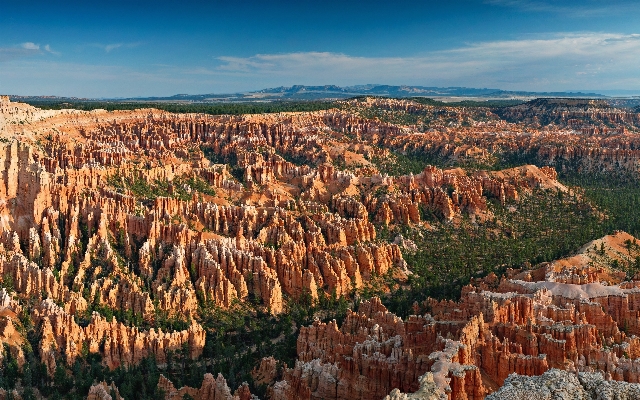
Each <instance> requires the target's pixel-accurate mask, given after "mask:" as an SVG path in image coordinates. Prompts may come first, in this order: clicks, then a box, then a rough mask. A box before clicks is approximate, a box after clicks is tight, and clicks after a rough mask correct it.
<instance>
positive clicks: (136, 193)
mask: <svg viewBox="0 0 640 400" xmlns="http://www.w3.org/2000/svg"><path fill="white" fill-rule="evenodd" d="M372 110H373V111H375V112H376V113H378V114H376V115H379V116H372V115H370V114H368V113H371V112H373V111H372ZM411 115H420V119H419V120H417V121H416V120H414V119H412V117H411ZM398 116H400V117H402V118H407V121H409V122H410V123H402V121H401V120H398V118H399V117H398ZM427 117H428V118H429V121H430V123H429V126H428V127H426V126H425V120H426V118H427ZM639 129H640V117H639V114H638V113H636V112H633V111H629V110H620V109H615V108H612V107H610V106H608V105H606V104H603V103H601V102H599V101H590V102H584V101H583V102H579V101H573V102H567V101H565V102H559V103H558V102H554V101H551V100H546V101H542V100H538V101H534V102H532V103H526V104H524V105H520V106H514V107H509V108H507V109H501V110H491V109H488V108H482V107H478V108H465V107H450V108H447V107H444V108H443V107H440V106H431V105H425V104H421V103H418V102H415V101H410V100H393V99H373V98H366V99H355V100H344V101H340V102H336V107H335V108H331V109H327V110H324V111H314V112H283V113H273V114H254V115H238V116H233V115H207V114H172V113H168V112H165V111H162V110H158V109H137V110H130V111H110V112H109V111H105V110H93V111H78V110H71V109H67V110H41V109H38V108H35V107H32V106H29V105H27V104H23V103H14V102H10V101H9V99H8V98H7V97H4V96H3V97H0V277H1V279H2V289H0V341H2V343H3V345H4V349H3V351H2V352H1V353H2V359H3V360H4V361H5V362H6V363H15V365H16V368H17V370H16V371H18V372H16V373H17V374H23V375H22V376H24V371H25V370H30V368H31V367H29V365H30V362H31V361H30V360H32V359H33V358H34V357H35V359H36V360H37V362H39V363H41V365H42V366H43V367H42V368H43V373H44V374H45V375H47V376H48V377H49V378H46V379H54V377H56V376H65V374H73V366H74V365H80V364H81V363H85V362H86V363H88V364H87V365H89V364H90V362H88V361H87V360H89V359H94V360H99V362H96V364H99V365H101V366H102V367H103V368H105V369H106V370H107V371H121V370H133V369H134V368H138V367H139V366H140V365H146V363H147V360H149V359H153V360H154V362H155V363H157V367H158V368H159V370H160V371H161V372H162V371H164V373H166V374H167V376H165V375H160V377H159V378H158V379H157V385H155V388H154V390H157V391H158V393H160V392H161V393H162V394H163V395H164V396H165V397H164V398H166V399H179V398H180V399H182V398H184V396H190V397H192V398H199V399H239V400H248V399H254V398H257V395H256V394H255V393H253V394H252V389H253V390H254V391H255V389H256V388H257V387H258V386H260V390H262V391H263V392H264V395H266V397H267V398H271V399H283V400H284V399H372V398H379V399H411V398H426V399H452V400H455V399H468V400H472V399H476V400H477V399H484V398H485V397H487V396H489V397H487V398H492V399H501V398H507V397H500V396H507V395H505V394H502V393H507V392H508V390H515V389H509V388H508V387H509V385H511V387H514V385H516V386H517V385H519V384H518V383H517V382H521V381H522V382H525V381H524V380H522V379H526V378H524V377H523V376H550V375H549V374H552V373H553V374H556V375H557V376H556V375H554V376H555V378H553V379H561V380H566V381H571V382H572V384H574V385H576V390H578V389H577V387H578V386H580V387H582V386H585V385H586V386H589V385H591V386H589V388H591V389H589V388H587V389H580V390H587V391H588V390H591V391H592V392H593V393H595V391H597V390H599V389H595V387H596V386H597V385H596V384H595V383H593V382H601V383H602V382H605V383H606V384H609V382H623V381H624V382H627V383H628V385H627V386H625V389H624V390H626V391H627V392H629V393H637V392H638V388H637V387H636V386H637V385H634V384H636V383H640V375H639V373H638V371H640V365H638V361H637V359H638V357H640V339H638V335H640V322H639V321H640V283H639V282H638V281H637V280H635V279H636V276H634V275H632V274H627V273H626V272H625V270H623V268H622V266H627V265H633V263H634V262H636V259H640V258H638V257H639V256H640V247H639V246H638V244H637V239H636V238H634V237H633V236H631V235H630V234H628V233H625V232H622V231H617V232H612V233H611V234H609V235H607V236H604V237H602V238H599V239H597V238H594V240H593V241H592V242H589V243H586V244H584V246H583V247H582V248H581V249H578V250H577V251H575V252H574V253H573V254H570V255H567V257H565V258H561V259H557V260H555V261H550V262H545V263H538V264H535V265H529V266H527V267H522V268H518V269H515V268H507V269H505V270H504V271H499V273H498V274H496V273H493V272H491V273H489V274H480V275H483V276H478V277H472V278H470V281H469V282H468V284H466V285H465V286H464V287H463V289H462V291H461V293H460V296H459V299H456V300H452V299H438V300H436V299H432V298H429V299H426V300H424V301H420V302H415V303H414V304H413V305H412V314H411V315H407V316H405V317H404V318H403V317H401V316H398V315H396V314H394V313H393V312H391V311H389V309H388V308H387V306H385V305H384V304H383V302H384V301H385V300H386V298H388V297H392V296H393V293H394V290H396V289H397V288H398V287H409V286H411V284H412V280H413V279H415V276H416V275H417V274H416V271H415V270H414V268H413V265H412V264H411V263H410V262H408V261H407V260H409V261H410V260H411V259H412V258H411V254H413V253H415V251H416V248H417V246H416V244H415V243H414V240H415V239H416V238H412V237H411V235H412V234H414V233H415V232H418V230H417V229H420V231H419V232H423V231H424V232H430V231H437V230H438V229H441V228H439V227H440V226H447V227H454V228H457V227H461V226H463V225H464V224H465V223H467V222H466V221H468V220H470V221H472V223H475V224H482V223H485V222H491V221H495V224H496V226H499V227H503V228H500V229H504V230H505V231H506V230H507V228H508V224H509V222H508V221H507V220H506V219H504V218H503V216H502V214H501V213H498V212H497V211H496V210H503V209H505V210H507V212H511V211H509V210H517V209H518V207H521V204H522V203H523V202H524V201H525V200H526V199H528V198H531V197H533V196H535V195H537V194H538V193H545V194H546V195H549V196H556V197H563V196H565V197H568V198H569V197H572V196H573V197H577V196H580V193H578V194H576V189H575V188H572V187H569V186H568V185H567V184H565V183H563V182H562V181H561V180H559V177H558V172H562V171H564V170H567V169H577V170H580V171H591V170H598V171H624V172H625V173H628V174H637V173H638V167H639V165H640V133H639ZM407 154H408V155H416V154H417V155H423V156H424V157H437V159H438V160H441V161H443V163H441V165H440V166H434V165H430V164H425V165H420V169H419V170H415V171H414V172H409V171H403V172H406V173H400V174H390V173H389V171H388V168H387V166H388V164H389V163H391V164H393V163H397V160H399V157H401V156H402V155H407ZM505 154H506V155H507V156H509V157H511V158H510V159H517V160H524V161H526V162H525V163H519V165H501V164H500V163H497V162H496V159H497V157H498V156H505ZM472 164H473V165H476V166H477V165H480V166H481V167H484V166H493V167H495V168H493V167H492V168H474V167H472V166H471V165H472ZM505 164H506V163H505ZM503 167H504V168H503ZM590 212H592V213H593V214H594V215H596V216H598V215H600V214H598V213H599V210H598V209H597V208H596V207H593V210H592V211H590ZM600 213H602V212H600ZM501 218H503V219H501ZM534 218H535V217H534ZM389 232H393V235H390V234H389ZM396 232H398V233H399V232H402V235H401V234H397V235H396ZM420 234H421V235H422V233H420ZM373 289H375V293H374V294H373V295H371V293H373V292H374V290H373ZM367 293H369V294H370V295H366V294H367ZM298 299H308V301H309V302H310V303H309V304H324V303H323V302H327V301H338V300H339V299H343V300H344V301H346V302H347V303H348V306H349V310H347V311H345V313H344V318H343V319H342V320H341V321H340V322H338V321H336V320H327V318H323V315H325V314H323V313H322V312H320V313H319V314H318V315H315V316H316V317H318V318H317V319H316V320H315V321H314V322H312V323H311V324H309V325H305V326H297V325H296V324H295V323H292V324H290V326H291V327H292V329H293V331H294V332H295V334H296V338H295V363H293V364H291V365H286V364H284V365H283V363H282V362H281V361H280V360H278V359H277V358H276V357H274V356H270V357H265V358H262V359H261V360H260V361H259V362H258V363H256V365H252V366H250V367H251V368H252V373H251V376H249V377H246V376H245V377H243V378H246V379H250V380H251V382H242V381H239V380H237V379H235V378H231V377H230V376H229V375H230V374H231V373H230V371H225V370H216V371H210V369H212V368H214V367H215V364H214V365H213V366H212V365H211V364H210V363H209V362H208V361H207V357H208V355H209V354H214V353H215V352H216V351H220V352H222V350H211V349H212V348H213V349H216V348H215V346H216V343H215V342H213V340H214V339H213V338H214V337H216V336H214V335H217V334H218V331H216V329H214V328H211V327H210V321H211V318H210V317H209V315H210V314H211V313H214V315H227V314H224V313H231V314H232V313H233V312H234V310H237V309H238V307H250V308H251V312H252V313H253V314H251V315H252V316H254V317H255V318H257V316H258V315H260V316H264V318H275V319H278V320H281V319H283V318H285V317H286V316H287V315H289V314H290V313H291V310H292V304H293V303H294V302H295V301H297V300H298ZM215 313H219V314H215ZM220 313H221V314H220ZM323 319H324V320H323ZM217 329H218V330H220V328H217ZM28 332H32V333H31V334H29V333H28ZM283 335H284V334H283ZM283 335H280V336H278V337H276V338H273V339H271V340H272V341H273V343H274V344H277V343H279V342H280V341H282V340H284V339H283V337H284V336H283ZM208 346H209V347H208ZM254 346H255V344H254ZM245 347H246V348H248V349H250V350H243V351H252V350H251V348H252V344H251V343H247V344H245ZM216 354H217V353H216ZM177 360H179V362H182V363H183V365H187V363H189V365H192V366H194V368H200V369H198V371H199V372H198V375H199V376H198V380H199V381H200V382H201V384H199V385H195V386H189V385H186V384H184V385H182V383H184V382H180V383H181V384H174V383H173V382H172V379H174V380H175V379H176V378H175V376H174V377H173V378H172V376H169V375H170V372H171V368H170V367H169V366H170V365H173V364H174V363H176V362H178V361H177ZM25 366H27V367H25ZM7 368H9V367H7ZM11 368H13V367H11ZM163 368H166V369H165V370H163ZM215 368H217V367H215ZM167 369H168V370H167ZM3 371H5V372H6V371H8V369H6V368H5V369H3ZM60 371H61V372H60ZM555 371H567V372H566V373H565V372H555ZM513 373H515V374H518V375H517V376H516V375H512V374H513ZM558 374H559V375H558ZM563 374H564V375H563ZM174 375H175V374H174ZM576 377H577V378H576ZM599 377H600V378H599ZM21 379H22V380H23V381H24V377H23V378H21ZM42 379H45V378H42ZM550 379H551V378H550ZM576 379H577V380H576ZM576 382H577V383H576ZM585 382H586V383H585ZM590 382H591V383H590ZM605 383H602V384H600V383H599V384H598V385H604V384H605ZM527 384H528V383H522V384H521V385H527ZM611 384H613V383H611ZM503 385H504V387H503V388H502V389H500V387H502V386H503ZM534 385H535V384H534ZM594 385H595V386H594ZM0 386H1V385H0ZM22 386H24V385H22ZM177 386H179V388H177ZM586 386H585V387H586ZM598 387H599V386H598ZM9 390H14V391H16V392H15V395H16V396H24V392H20V391H18V390H17V389H14V388H11V389H9ZM121 392H122V387H120V388H118V387H117V385H115V384H114V383H112V382H110V381H104V380H102V381H101V380H96V381H95V382H92V384H91V386H90V388H89V390H88V392H85V393H77V395H79V396H88V397H89V398H91V399H108V398H112V399H113V398H122V397H121V395H120V393H121ZM7 393H8V392H7V390H5V389H1V390H0V397H2V398H6V397H7V396H8V395H7ZM492 393H493V394H492ZM585 393H586V392H585ZM40 394H41V395H42V393H40ZM491 396H493V397H491ZM629 396H631V395H629ZM628 398H632V397H628Z"/></svg>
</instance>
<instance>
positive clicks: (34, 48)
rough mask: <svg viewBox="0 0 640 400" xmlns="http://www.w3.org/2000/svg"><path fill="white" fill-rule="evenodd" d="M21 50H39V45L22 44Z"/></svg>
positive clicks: (31, 43)
mask: <svg viewBox="0 0 640 400" xmlns="http://www.w3.org/2000/svg"><path fill="white" fill-rule="evenodd" d="M22 48H23V49H26V50H40V45H38V44H35V43H33V42H26V43H22Z"/></svg>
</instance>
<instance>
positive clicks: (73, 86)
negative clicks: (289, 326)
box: [0, 0, 640, 97]
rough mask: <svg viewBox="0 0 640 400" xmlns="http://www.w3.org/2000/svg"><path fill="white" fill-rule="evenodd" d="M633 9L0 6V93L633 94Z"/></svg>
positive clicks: (590, 2) (1, 2)
mask: <svg viewBox="0 0 640 400" xmlns="http://www.w3.org/2000/svg"><path fill="white" fill-rule="evenodd" d="M639 66H640V2H637V1H603V0H581V1H574V0H565V1H550V0H473V1H472V0H469V1H444V0H441V1H433V2H432V1H419V0H414V1H404V0H395V1H376V0H370V1H346V0H344V1H334V0H325V1H319V0H316V1H306V0H299V1H268V0H263V1H250V0H246V1H242V0H235V1H233V0H231V1H227V2H217V1H208V2H204V1H201V2H191V1H188V0H183V1H180V2H177V1H176V2H168V1H161V0H158V1H154V2H147V1H118V0H112V1H91V0H84V1H81V2H80V1H54V0H50V1H48V2H40V1H29V0H22V1H15V0H12V1H8V0H0V93H4V94H15V95H58V96H78V97H129V96H164V95H172V94H177V93H190V94H198V93H229V92H238V91H248V90H257V89H262V88H266V87H275V86H290V85H294V84H306V85H323V84H337V85H343V86H346V85H354V84H366V83H380V84H393V85H397V84H406V85H424V86H467V87H491V88H500V89H506V90H532V91H551V90H552V91H563V90H594V91H603V90H611V91H622V90H626V91H629V92H627V93H629V94H631V93H634V92H635V94H640V68H639Z"/></svg>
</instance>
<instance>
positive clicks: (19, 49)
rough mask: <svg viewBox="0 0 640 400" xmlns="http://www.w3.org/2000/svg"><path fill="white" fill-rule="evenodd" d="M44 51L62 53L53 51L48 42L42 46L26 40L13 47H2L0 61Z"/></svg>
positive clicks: (0, 48)
mask: <svg viewBox="0 0 640 400" xmlns="http://www.w3.org/2000/svg"><path fill="white" fill-rule="evenodd" d="M43 50H44V51H43ZM44 52H46V53H50V54H56V55H59V54H60V53H58V52H55V51H53V50H52V49H51V46H49V45H48V44H47V45H45V46H44V47H42V48H41V47H40V45H39V44H35V43H33V42H25V43H21V44H19V45H15V46H13V47H0V62H6V61H11V60H15V59H20V58H24V57H29V56H33V55H37V54H43V53H44Z"/></svg>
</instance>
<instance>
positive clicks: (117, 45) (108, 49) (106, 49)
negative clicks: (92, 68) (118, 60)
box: [104, 43, 122, 53]
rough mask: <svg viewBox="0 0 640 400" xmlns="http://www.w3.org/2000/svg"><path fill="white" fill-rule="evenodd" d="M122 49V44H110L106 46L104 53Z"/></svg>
mask: <svg viewBox="0 0 640 400" xmlns="http://www.w3.org/2000/svg"><path fill="white" fill-rule="evenodd" d="M120 47H122V43H114V44H108V45H106V46H104V51H106V52H107V53H108V52H110V51H111V50H115V49H118V48H120Z"/></svg>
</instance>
